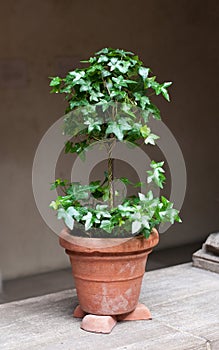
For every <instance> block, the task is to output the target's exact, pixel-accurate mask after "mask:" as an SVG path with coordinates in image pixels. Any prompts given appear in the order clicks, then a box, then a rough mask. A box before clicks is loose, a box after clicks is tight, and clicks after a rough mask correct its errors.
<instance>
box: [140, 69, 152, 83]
mask: <svg viewBox="0 0 219 350" xmlns="http://www.w3.org/2000/svg"><path fill="white" fill-rule="evenodd" d="M149 71H150V69H149V68H145V67H140V68H139V70H138V74H139V75H140V76H141V77H142V79H143V81H145V80H146V79H147V77H148V73H149Z"/></svg>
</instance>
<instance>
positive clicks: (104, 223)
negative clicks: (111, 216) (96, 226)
mask: <svg viewBox="0 0 219 350" xmlns="http://www.w3.org/2000/svg"><path fill="white" fill-rule="evenodd" d="M100 228H102V229H103V230H105V231H106V232H108V233H111V232H112V229H113V227H112V224H111V222H110V220H103V221H101V225H100Z"/></svg>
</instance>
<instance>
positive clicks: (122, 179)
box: [119, 177, 132, 185]
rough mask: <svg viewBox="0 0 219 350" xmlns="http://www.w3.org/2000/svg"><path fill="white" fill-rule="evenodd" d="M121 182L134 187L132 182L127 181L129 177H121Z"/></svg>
mask: <svg viewBox="0 0 219 350" xmlns="http://www.w3.org/2000/svg"><path fill="white" fill-rule="evenodd" d="M119 180H120V181H122V182H123V183H124V184H125V185H128V184H129V185H132V182H131V181H130V180H129V179H127V177H120V178H119Z"/></svg>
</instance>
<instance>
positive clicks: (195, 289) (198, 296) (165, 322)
mask: <svg viewBox="0 0 219 350" xmlns="http://www.w3.org/2000/svg"><path fill="white" fill-rule="evenodd" d="M140 301H141V302H143V303H145V305H147V306H148V307H149V308H150V310H151V312H152V316H153V320H149V321H135V322H133V321H132V322H131V321H130V322H120V323H118V324H117V325H116V327H115V328H114V329H113V331H112V333H111V334H109V335H106V334H93V333H88V332H85V331H83V330H81V329H80V320H78V319H74V318H73V317H72V311H73V309H74V307H75V306H76V305H77V297H76V294H75V291H74V290H66V291H63V292H58V293H53V294H49V295H46V296H41V297H36V298H31V299H26V300H23V301H16V302H11V303H7V304H2V305H0V349H1V350H13V349H14V350H15V349H16V350H19V349H26V350H27V349H28V350H29V349H31V350H32V349H33V350H35V349H47V350H59V349H60V350H61V349H62V350H68V349H69V350H83V349H86V350H89V349H90V350H96V349H119V350H125V349H126V350H133V349H138V350H143V349H148V350H149V349H150V350H202V349H203V350H204V349H206V350H219V275H218V274H215V273H213V272H209V271H205V270H201V269H198V268H195V267H192V266H191V264H183V265H178V266H174V267H169V268H165V269H161V270H156V271H151V272H146V274H145V276H144V281H143V285H142V292H141V297H140Z"/></svg>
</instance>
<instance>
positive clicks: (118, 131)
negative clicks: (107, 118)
mask: <svg viewBox="0 0 219 350" xmlns="http://www.w3.org/2000/svg"><path fill="white" fill-rule="evenodd" d="M108 134H114V135H115V136H116V137H117V139H118V140H119V141H121V140H122V139H123V135H124V134H123V130H122V128H121V126H120V125H119V124H117V123H116V122H109V124H108V127H107V129H106V135H108Z"/></svg>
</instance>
